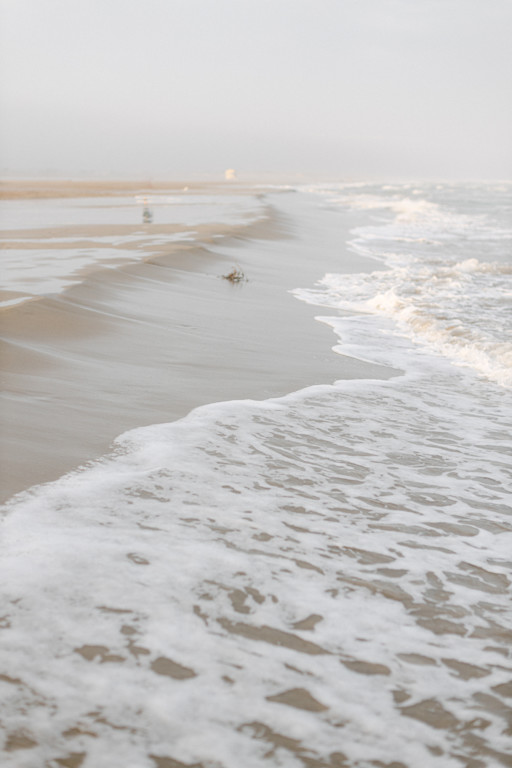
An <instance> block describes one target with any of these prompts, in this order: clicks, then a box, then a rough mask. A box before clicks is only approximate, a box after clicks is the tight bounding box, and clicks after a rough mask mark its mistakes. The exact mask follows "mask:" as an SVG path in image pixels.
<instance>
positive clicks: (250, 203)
mask: <svg viewBox="0 0 512 768" xmlns="http://www.w3.org/2000/svg"><path fill="white" fill-rule="evenodd" d="M206 198H208V196H207V195H205V199H203V200H202V203H203V204H204V205H205V206H212V205H213V202H215V201H213V202H212V200H211V199H206ZM155 200H156V198H155ZM155 200H153V201H152V202H153V207H155V205H156V202H157V201H156V202H155ZM75 202H76V201H75ZM111 202H112V201H111ZM161 202H162V201H161ZM163 202H165V201H163ZM200 202H201V201H200ZM221 203H222V204H221ZM97 204H98V206H99V207H100V208H101V204H100V203H97ZM16 205H18V206H19V205H21V204H20V203H17V204H16ZM31 205H34V204H33V203H31ZM48 205H50V203H48ZM69 205H72V204H71V203H70V204H69ZM216 205H217V208H216V210H215V213H211V211H206V209H205V208H203V209H200V206H199V203H198V206H199V207H197V208H193V210H194V213H190V212H186V214H185V213H182V215H181V216H180V217H178V218H177V219H172V220H171V219H169V220H167V219H166V223H169V222H171V223H177V224H181V223H185V224H186V227H184V228H183V232H182V233H181V235H180V233H179V232H177V234H176V238H177V240H178V241H179V237H180V236H181V237H182V238H184V239H185V240H186V239H187V238H193V237H194V231H193V230H194V227H195V226H196V224H197V223H198V222H206V221H210V220H211V218H212V216H214V215H215V216H218V218H219V219H220V218H222V217H225V221H226V222H227V223H232V222H233V221H235V220H236V221H240V220H242V219H243V221H246V222H250V221H251V220H252V219H254V220H256V219H259V218H261V217H262V216H269V215H271V214H270V213H269V211H273V214H272V215H275V214H276V212H277V214H279V215H280V216H281V217H282V218H283V219H284V220H286V222H288V225H289V227H290V228H292V229H293V227H295V228H298V229H300V227H301V222H305V223H303V224H302V225H303V226H304V227H305V226H306V223H307V222H306V218H305V216H304V215H303V214H304V211H307V212H308V215H309V216H310V217H311V220H313V219H315V217H317V218H318V217H323V218H322V219H321V220H322V221H323V220H324V219H325V220H328V221H329V222H331V223H332V226H333V228H334V229H336V227H337V222H338V221H339V222H341V221H342V220H343V217H344V216H346V215H348V214H350V216H352V217H353V218H352V219H351V220H353V221H354V222H355V225H354V226H352V228H351V231H350V235H349V238H348V240H347V242H346V243H345V245H344V248H345V250H346V252H347V254H348V258H349V261H350V264H351V268H350V269H348V270H344V269H343V263H344V261H343V258H342V254H341V252H340V269H339V272H335V271H330V272H327V273H324V272H323V271H320V272H319V273H318V277H317V279H316V282H314V281H312V282H311V284H308V285H296V284H294V282H293V277H294V275H293V273H292V274H290V275H287V277H286V279H287V280H288V282H289V292H291V294H292V295H293V296H294V300H295V301H298V302H305V303H307V304H308V305H312V306H313V307H314V308H315V309H314V311H315V314H316V315H317V320H318V321H319V322H320V323H322V324H326V325H327V326H329V327H330V328H331V329H332V331H334V333H333V336H332V343H333V344H335V346H334V350H333V352H331V353H329V354H330V355H331V356H332V357H333V358H334V357H336V355H338V354H339V355H340V356H347V357H348V358H352V359H355V360H358V361H361V364H363V363H371V364H373V366H374V367H375V369H376V370H377V369H378V367H379V366H381V367H382V371H383V373H385V375H383V376H382V377H381V378H374V377H372V378H367V377H365V376H359V377H352V378H348V379H347V378H340V379H339V380H336V381H324V380H318V381H317V380H316V374H315V361H314V360H312V361H311V363H310V367H311V379H312V381H313V382H314V383H313V384H312V385H311V386H305V387H302V388H299V389H297V390H295V391H290V392H288V393H287V394H284V395H283V396H280V397H270V398H266V399H236V400H225V401H222V402H212V403H209V404H206V405H202V406H201V407H198V408H196V409H194V410H192V411H191V412H190V413H189V414H188V415H186V416H185V417H184V418H181V419H178V420H177V421H169V422H166V423H157V424H154V425H150V426H143V427H140V428H136V429H133V430H130V431H128V432H125V433H124V434H122V435H120V436H119V437H117V438H116V440H115V442H114V445H113V448H112V451H111V452H110V453H108V454H106V455H105V456H104V457H102V458H100V459H98V460H96V461H94V462H90V463H88V464H86V465H84V466H83V467H80V468H78V469H76V470H75V471H73V472H71V473H68V474H66V475H65V476H63V477H61V478H60V479H59V480H57V481H55V482H51V483H47V484H43V485H37V486H34V487H32V488H29V489H27V490H26V491H24V492H23V493H21V494H19V495H17V496H14V497H13V498H12V499H11V500H10V501H9V502H8V503H7V504H6V505H5V506H4V508H3V518H2V532H1V542H2V543H1V552H2V557H1V560H0V569H1V571H0V572H1V579H2V585H3V587H2V592H3V599H2V602H3V610H2V618H0V628H1V631H0V643H1V646H0V660H1V662H2V666H1V668H0V687H1V697H0V718H1V723H2V725H3V728H4V729H5V734H6V735H5V741H4V754H3V762H2V764H3V765H5V766H6V768H7V767H9V768H40V766H45V767H46V766H48V768H57V766H71V767H72V768H73V767H74V766H82V768H107V767H108V768H117V767H118V766H119V768H121V767H122V768H200V767H202V768H241V766H243V767H244V768H257V767H259V766H263V765H268V766H282V767H283V768H374V767H376V768H417V767H418V766H432V767H433V768H445V767H446V768H451V767H452V766H453V768H461V767H463V768H494V766H510V765H512V758H511V755H512V709H511V698H512V682H511V681H512V642H511V641H512V621H511V620H512V606H511V599H510V598H511V595H510V585H511V578H512V576H511V566H512V535H511V533H512V525H511V511H512V507H511V499H512V494H511V490H512V484H511V479H512V462H511V456H512V437H511V436H512V408H511V405H512V395H511V389H510V388H511V384H512V343H511V342H512V334H511V329H512V318H511V306H512V302H511V297H512V290H511V283H510V276H511V274H512V258H511V242H512V225H511V221H512V219H511V211H512V185H511V184H510V183H490V182H489V183H464V184H463V183H458V184H451V183H428V184H425V183H421V184H420V183H415V184H413V183H407V184H406V183H403V184H381V183H363V182H358V183H339V184H304V185H298V186H295V187H293V186H279V185H276V186H273V187H271V186H268V185H267V186H260V187H256V188H254V190H247V189H244V193H243V195H241V196H240V197H238V196H237V195H236V194H235V195H234V196H233V200H231V201H229V199H228V198H226V199H224V198H223V199H222V201H218V200H217V202H216ZM122 207H123V206H122V205H121V204H120V208H122ZM163 207H165V206H163ZM171 207H172V206H167V208H171ZM167 208H166V210H167ZM85 210H87V215H89V213H90V212H89V209H85V206H84V211H85ZM155 210H156V208H155ZM191 210H192V207H191ZM201 210H202V211H203V213H204V216H203V215H202V213H201ZM219 210H221V211H222V213H221V214H219ZM104 213H105V212H104V211H103V210H102V215H104ZM118 213H119V216H120V217H121V216H122V215H124V214H122V211H119V212H118ZM189 213H190V215H189ZM299 214H300V215H299ZM85 215H86V214H85V213H84V216H85ZM116 215H117V214H116ZM166 215H167V213H166ZM13 216H14V206H13ZM169 216H171V213H169ZM194 216H195V217H196V218H195V219H194V218H193V217H194ZM233 217H234V218H233ZM251 217H252V218H251ZM301 217H302V218H301ZM95 221H96V222H97V220H96V219H95ZM12 226H14V225H12ZM34 226H35V224H34ZM340 226H341V223H340ZM105 236H106V235H105ZM155 237H161V235H158V234H155ZM108 245H109V244H108V243H107V244H106V245H105V248H106V250H107V251H108V253H107V254H103V255H106V256H107V257H108V258H110V257H111V256H112V253H111V252H110V251H109V249H108V247H107V246H108ZM122 246H123V243H121V242H118V243H117V244H116V247H117V250H116V253H115V257H116V259H123V258H125V256H126V258H132V259H133V258H135V256H134V251H133V249H131V250H129V254H128V255H125V254H124V253H123V252H122ZM62 247H63V246H62ZM91 247H92V246H91ZM224 247H227V246H224V245H223V244H222V241H221V240H219V241H218V242H215V241H214V242H213V243H212V245H211V248H212V252H215V251H219V252H220V251H222V249H223V248H224ZM245 247H246V244H239V245H238V246H237V245H236V243H235V245H233V244H231V245H230V246H229V248H230V249H231V250H230V256H231V255H232V256H233V259H234V257H235V256H236V253H237V248H240V249H242V248H245ZM250 247H251V248H252V249H253V250H252V251H251V253H253V252H254V253H255V254H257V252H258V248H262V249H263V248H264V245H262V244H260V245H258V243H256V244H254V243H253V244H252V245H251V246H250ZM282 247H283V248H287V249H288V252H289V253H290V252H293V240H291V241H288V242H287V243H286V244H283V246H282ZM120 248H121V250H120ZM93 250H94V249H93ZM142 251H143V249H142ZM142 251H141V252H140V253H139V251H137V253H138V254H139V256H141V253H142ZM14 252H15V249H14V248H13V249H11V250H10V251H8V253H9V254H11V256H12V263H13V268H12V269H13V272H12V274H13V287H12V290H13V291H17V292H18V293H16V296H15V297H14V298H15V299H16V300H21V299H22V298H23V296H22V294H23V291H27V290H28V283H27V282H23V281H22V280H21V278H20V276H19V275H20V267H19V264H18V265H17V263H16V259H15V253H14ZM277 252H278V250H277ZM309 253H310V260H311V271H312V272H314V271H315V269H316V268H317V267H318V268H320V267H321V266H322V264H323V259H322V241H321V240H320V241H319V242H318V250H316V249H315V248H314V247H311V248H310V251H309ZM75 255H76V254H75ZM143 255H144V254H143V253H142V256H143ZM46 256H48V263H49V264H51V266H50V267H48V270H49V271H48V275H49V274H50V272H51V270H54V271H53V273H52V274H51V278H52V279H53V280H55V281H57V282H56V283H54V284H53V288H52V289H53V290H65V289H66V287H67V282H66V281H67V280H68V279H73V280H80V279H82V278H81V277H80V274H82V273H80V272H79V269H80V268H81V266H82V265H81V264H80V265H77V267H76V270H75V268H74V267H73V270H72V275H71V278H70V277H69V275H64V274H63V272H62V269H60V270H59V269H58V268H57V267H55V261H52V259H51V255H49V254H46ZM77 258H78V256H77ZM95 258H96V256H95V255H94V253H93V255H92V256H91V259H95ZM255 258H256V257H255ZM358 259H359V261H358ZM44 263H46V262H44V261H43V260H40V261H39V262H38V266H37V270H39V271H37V273H34V274H33V281H32V283H37V282H38V281H43V280H44V279H45V269H44ZM66 263H67V264H70V263H71V262H69V261H68V262H66ZM102 263H103V265H104V266H105V264H106V262H102ZM330 263H332V260H331V262H330ZM358 263H360V264H361V265H362V267H361V269H360V270H358V269H357V264H358ZM117 264H118V262H117V261H116V263H115V264H110V265H108V264H107V268H109V269H110V268H117ZM41 265H43V266H41ZM25 268H26V267H25ZM247 271H249V269H248V270H247ZM77 275H79V276H78V277H77ZM15 279H16V280H18V283H16V285H15ZM48 279H50V278H48ZM84 279H85V278H84ZM29 283H30V280H29ZM248 285H250V283H248ZM229 287H230V288H231V286H229ZM47 288H48V286H46V287H45V289H44V290H47ZM232 288H233V290H237V291H238V290H241V291H243V290H244V286H243V285H240V286H232ZM41 291H43V289H42V288H41ZM35 294H37V289H35V290H34V295H35ZM240 295H242V294H240ZM7 300H8V301H10V300H14V299H12V297H11V298H10V299H9V298H8V299H7ZM298 354H300V349H299V350H298ZM286 359H287V358H286V350H285V349H283V363H282V364H283V366H286ZM361 370H365V369H364V366H363V368H362V369H361ZM372 370H373V369H372Z"/></svg>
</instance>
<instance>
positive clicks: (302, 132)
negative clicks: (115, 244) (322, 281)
mask: <svg viewBox="0 0 512 768" xmlns="http://www.w3.org/2000/svg"><path fill="white" fill-rule="evenodd" d="M511 40H512V0H0V111H1V119H0V172H1V173H2V175H3V176H9V175H26V176H33V175H57V176H65V177H73V176H74V177H80V176H95V177H132V178H141V177H155V178H164V177H168V178H188V177H190V178H194V177H201V176H213V177H216V176H221V175H223V173H224V170H225V169H226V168H234V169H236V171H237V174H238V177H239V178H241V179H242V178H244V177H249V176H251V175H258V174H274V175H292V176H305V177H315V176H317V177H319V178H320V177H321V178H329V179H335V178H336V179H344V178H365V179H366V178H379V179H380V178H390V179H391V178H393V179H397V178H422V179H428V178H442V179H510V178H512V83H511V80H512V45H511V43H510V41H511Z"/></svg>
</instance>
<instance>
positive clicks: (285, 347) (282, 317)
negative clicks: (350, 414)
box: [1, 183, 387, 498]
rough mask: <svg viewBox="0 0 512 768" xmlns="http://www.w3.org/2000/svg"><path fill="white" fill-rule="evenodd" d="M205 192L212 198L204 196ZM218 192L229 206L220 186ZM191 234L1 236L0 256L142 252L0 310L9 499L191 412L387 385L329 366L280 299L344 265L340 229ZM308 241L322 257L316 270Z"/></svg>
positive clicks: (8, 194) (81, 191)
mask: <svg viewBox="0 0 512 768" xmlns="http://www.w3.org/2000/svg"><path fill="white" fill-rule="evenodd" d="M187 186H188V185H187ZM141 187H142V188H143V185H142V184H141V183H139V184H134V183H133V184H128V183H126V184H124V183H113V184H106V183H104V184H96V185H95V184H92V183H90V184H63V183H53V184H49V183H46V184H43V183H39V184H36V185H35V187H34V186H32V185H31V184H30V183H26V184H20V183H12V185H7V184H6V183H4V185H3V195H4V199H20V198H21V199H31V196H36V197H40V196H44V197H45V198H48V197H53V196H55V197H57V196H58V197H60V196H63V197H64V198H66V197H67V198H69V197H80V196H87V197H89V196H93V197H97V196H100V195H104V196H108V195H114V194H115V195H118V194H119V192H120V191H122V192H123V194H128V193H135V192H138V193H139V194H141V191H140V190H141ZM182 188H183V186H182V185H181V184H180V185H174V186H173V187H170V189H171V190H174V191H176V190H181V189H182ZM161 189H163V190H165V191H169V187H167V186H164V187H162V188H161ZM206 189H208V191H209V193H211V192H212V186H211V185H210V186H209V187H206ZM204 190H205V188H204V187H197V191H201V192H204ZM151 191H152V190H151V189H150V190H146V189H145V188H143V192H144V193H146V192H147V193H148V194H150V193H151ZM160 191H161V190H160ZM219 191H220V192H221V193H222V194H223V195H225V194H226V192H228V194H229V190H226V187H221V188H220V190H219ZM237 192H238V190H237ZM214 193H215V190H214ZM187 194H188V195H190V197H192V196H193V194H194V192H192V191H188V192H187ZM285 194H286V193H283V195H285ZM137 213H138V212H137ZM302 223H304V222H302ZM192 229H193V230H194V234H193V238H194V242H192V243H187V242H181V243H173V242H171V241H167V242H166V238H167V237H171V236H173V235H175V234H176V232H177V231H178V230H179V231H183V230H184V227H183V226H181V227H177V226H169V225H167V226H166V225H159V224H158V223H154V224H151V225H146V230H150V232H151V234H152V235H153V236H154V235H160V236H161V237H160V242H159V243H158V244H157V245H154V244H153V243H152V242H151V241H145V240H144V232H141V226H140V223H139V222H137V223H136V224H135V223H134V224H133V225H132V226H129V225H126V226H124V227H119V226H115V225H114V226H110V227H109V226H108V225H103V226H101V227H99V226H97V225H96V226H82V227H80V226H67V227H60V228H56V227H48V228H46V229H43V230H41V229H35V230H15V231H13V230H7V231H5V232H4V236H5V238H6V239H5V241H4V246H7V247H8V248H9V247H13V243H14V245H15V247H16V248H18V249H20V248H22V249H23V248H28V249H32V248H41V247H50V248H54V247H56V248H58V247H63V243H62V242H56V243H55V242H54V241H55V240H57V241H59V239H62V238H65V240H66V241H65V246H66V248H71V247H72V248H83V247H84V246H87V245H89V246H90V245H91V243H94V238H97V237H98V236H101V237H103V238H109V239H115V237H116V236H119V235H123V236H125V237H126V236H130V235H132V234H134V233H137V232H138V233H139V234H140V235H141V236H140V237H139V238H136V239H135V240H134V242H132V243H131V244H128V247H132V248H135V247H136V248H140V246H141V242H142V247H143V248H144V251H145V252H144V258H143V259H142V261H138V262H137V263H129V264H127V265H122V264H121V265H117V268H114V269H100V270H99V271H95V270H94V269H91V271H90V272H88V273H87V274H86V275H84V276H83V280H82V282H80V284H79V285H77V286H73V287H71V288H69V289H67V290H65V291H64V292H63V293H62V294H60V295H58V296H47V297H41V298H36V299H34V300H33V301H30V302H26V303H23V304H21V305H18V306H15V307H9V308H8V309H6V310H4V311H3V312H2V314H1V323H2V331H3V340H2V349H1V355H2V365H3V376H4V385H5V390H6V395H5V399H4V401H3V406H2V417H1V418H2V444H1V464H2V467H3V469H2V494H3V498H7V497H9V496H10V495H11V494H12V493H15V492H17V491H20V490H23V489H24V488H27V487H29V486H31V485H34V484H35V483H40V482H45V481H47V480H52V479H56V478H57V477H59V476H60V475H62V474H63V473H64V472H66V471H68V470H70V469H73V468H74V467H75V466H78V465H79V464H81V463H83V462H84V461H87V460H90V459H93V458H97V457H98V456H100V455H101V454H103V453H105V452H106V451H107V450H108V447H109V445H110V442H111V441H112V439H113V438H114V437H115V436H116V435H118V434H120V433H121V432H124V431H125V430H127V429H131V428H133V427H136V426H143V425H146V424H151V423H155V422H162V421H173V420H175V419H177V418H180V417H181V416H184V415H185V414H186V413H188V412H189V411H190V410H192V408H194V407H196V406H198V405H203V404H205V403H209V402H217V401H221V400H233V399H245V398H253V399H264V398H268V397H276V396H279V395H283V394H285V393H287V392H290V391H294V390H297V389H301V388H303V387H305V386H308V385H311V384H322V383H330V382H332V381H334V380H336V379H341V378H353V377H358V376H382V375H384V376H385V375H387V374H386V372H385V371H384V369H382V368H381V367H379V366H372V365H369V364H368V365H365V364H363V363H361V362H360V361H357V360H353V359H350V358H346V357H341V356H339V355H336V354H333V352H332V351H331V347H332V346H333V344H334V342H335V338H334V336H333V334H332V332H331V331H330V330H329V329H328V328H327V327H326V326H325V325H323V324H320V323H317V322H315V321H314V319H313V318H314V315H315V312H314V310H313V308H311V307H309V306H308V305H305V304H304V303H302V302H299V301H297V299H296V298H294V297H293V296H292V295H290V294H289V293H288V291H290V290H291V289H293V288H296V287H301V286H308V285H310V284H311V283H312V282H314V280H315V279H318V278H319V277H321V275H322V274H323V272H324V271H329V270H330V269H335V268H337V267H338V265H339V262H340V258H343V256H342V254H343V250H344V243H345V241H346V239H347V230H346V227H345V228H339V229H336V230H334V231H333V228H332V227H331V228H329V227H321V228H319V225H318V223H315V225H314V226H311V227H310V228H309V229H307V228H306V230H305V232H304V228H303V230H302V231H301V233H300V234H299V233H298V229H297V227H294V221H293V220H292V219H291V218H290V219H289V220H286V219H283V218H282V217H281V218H279V217H278V216H277V215H276V214H275V212H273V211H272V210H269V211H268V212H266V217H265V218H263V219H261V220H260V221H258V222H256V223H251V224H245V225H239V226H231V227H228V226H222V225H219V224H216V223H215V222H212V223H211V224H208V225H202V226H201V227H199V228H198V227H194V228H192V227H189V230H192ZM185 231H186V229H185ZM48 243H49V246H48ZM316 243H319V244H321V248H322V253H321V255H320V254H319V257H318V262H317V261H315V262H313V263H312V262H311V259H310V253H311V249H312V248H314V247H315V245H316ZM45 244H46V246H45ZM345 260H346V261H349V259H348V257H346V259H345ZM352 262H353V264H352V268H353V269H356V268H357V269H359V268H361V266H363V267H364V264H363V260H362V259H360V260H356V261H354V259H353V257H352ZM234 264H237V265H238V266H239V268H240V269H241V270H243V272H244V275H245V276H246V280H244V281H243V282H240V283H238V284H232V283H230V282H229V281H227V280H225V279H222V276H223V275H226V274H229V272H230V271H231V270H232V269H233V265H234ZM348 267H349V268H350V263H349V264H348Z"/></svg>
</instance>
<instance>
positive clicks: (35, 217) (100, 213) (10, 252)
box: [0, 189, 263, 308]
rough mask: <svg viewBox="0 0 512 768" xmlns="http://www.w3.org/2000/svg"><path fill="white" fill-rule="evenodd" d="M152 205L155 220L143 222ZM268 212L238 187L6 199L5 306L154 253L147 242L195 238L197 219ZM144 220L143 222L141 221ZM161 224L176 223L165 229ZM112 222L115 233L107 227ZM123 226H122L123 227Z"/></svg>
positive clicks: (2, 228)
mask: <svg viewBox="0 0 512 768" xmlns="http://www.w3.org/2000/svg"><path fill="white" fill-rule="evenodd" d="M146 208H147V209H149V211H150V212H151V215H152V224H151V226H148V225H143V211H144V210H145V209H146ZM262 212H263V206H262V203H261V202H260V200H259V198H258V196H257V195H256V196H255V195H248V194H245V193H242V194H236V193H235V194H233V190H231V189H229V190H227V194H223V193H222V190H218V191H217V192H216V193H215V194H212V193H202V194H199V193H192V192H190V193H189V192H188V191H186V190H184V191H181V192H179V193H173V194H159V193H152V194H149V195H144V194H138V195H131V196H129V195H125V196H119V197H118V196H112V197H83V198H80V197H77V198H68V199H66V198H65V199H61V198H57V199H48V200H46V199H43V200H40V199H35V200H32V199H29V200H0V233H1V234H2V244H3V245H2V251H1V262H0V263H1V271H2V291H4V292H5V293H4V295H3V296H0V308H6V307H9V306H12V305H14V304H20V303H23V302H25V301H30V300H31V299H33V298H36V297H37V298H38V297H41V296H47V295H49V294H53V295H55V294H59V293H62V292H63V291H65V290H66V289H67V288H69V287H70V286H72V285H76V284H78V283H80V282H81V281H82V280H83V278H84V275H85V274H87V272H90V271H91V270H92V269H98V268H110V267H114V268H115V267H118V266H120V265H122V264H126V263H127V262H133V261H140V260H143V259H144V258H146V257H147V249H148V246H151V247H156V248H158V246H160V247H165V246H166V245H167V244H168V243H170V242H176V241H179V242H186V241H194V239H195V235H196V234H197V233H196V231H195V228H196V227H200V226H202V225H208V224H212V223H215V224H216V225H219V224H220V225H226V226H229V225H233V226H236V225H241V224H243V223H249V222H251V221H255V220H257V219H258V218H259V217H260V216H261V215H262ZM138 225H140V226H138ZM162 227H164V228H166V227H167V228H169V227H172V228H174V230H175V231H173V232H170V231H168V230H165V229H164V230H162ZM105 228H106V229H107V232H108V230H109V229H112V230H113V233H114V234H112V233H108V234H104V230H105ZM116 228H117V229H116Z"/></svg>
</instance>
